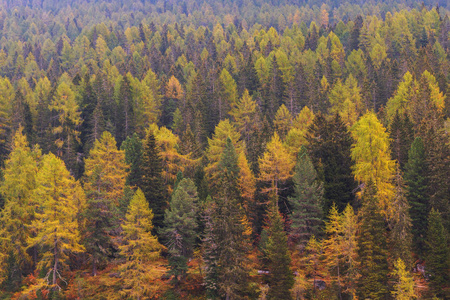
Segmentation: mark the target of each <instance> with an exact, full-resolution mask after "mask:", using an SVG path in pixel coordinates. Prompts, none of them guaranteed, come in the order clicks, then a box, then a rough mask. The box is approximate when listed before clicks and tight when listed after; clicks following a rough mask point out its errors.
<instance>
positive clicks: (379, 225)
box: [357, 181, 389, 299]
mask: <svg viewBox="0 0 450 300" xmlns="http://www.w3.org/2000/svg"><path fill="white" fill-rule="evenodd" d="M376 197H377V190H376V187H375V185H374V184H373V183H372V182H371V181H369V183H368V184H367V187H366V188H365V191H364V204H363V208H362V211H361V224H360V232H359V236H358V255H359V263H360V275H361V276H360V277H359V280H358V290H357V294H358V297H360V298H362V299H367V298H370V299H382V298H385V297H387V295H388V293H389V288H388V273H389V270H388V262H387V257H388V253H387V242H386V226H385V222H384V218H383V216H382V214H381V210H380V207H379V204H378V199H377V198H376Z"/></svg>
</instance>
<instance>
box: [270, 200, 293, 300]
mask: <svg viewBox="0 0 450 300" xmlns="http://www.w3.org/2000/svg"><path fill="white" fill-rule="evenodd" d="M271 206H272V207H271V209H270V212H269V226H268V229H267V231H268V241H267V245H266V256H267V257H266V258H267V261H268V269H269V293H268V295H267V299H273V300H277V299H285V300H288V299H292V295H291V291H290V289H291V288H292V286H293V285H294V273H293V272H292V270H291V268H290V263H291V256H290V253H289V250H288V245H287V235H286V232H285V231H284V221H283V219H282V218H281V215H280V213H279V212H278V208H277V207H276V206H275V205H273V204H272V205H271Z"/></svg>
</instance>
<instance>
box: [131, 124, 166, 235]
mask: <svg viewBox="0 0 450 300" xmlns="http://www.w3.org/2000/svg"><path fill="white" fill-rule="evenodd" d="M140 169H141V174H142V175H141V178H140V180H139V183H138V186H139V187H140V188H141V190H142V192H143V193H144V195H145V198H146V199H147V201H148V203H149V206H150V209H151V210H152V211H153V214H154V218H153V225H154V227H155V229H156V231H155V232H157V230H158V228H161V227H162V226H163V225H164V224H163V220H164V211H165V209H166V208H167V207H168V198H169V196H168V192H167V189H166V187H165V185H164V180H163V176H162V167H161V157H160V156H159V151H158V148H157V146H156V140H155V136H154V135H153V132H152V131H151V130H149V131H148V133H147V136H146V138H145V141H144V151H143V154H142V164H141V168H140Z"/></svg>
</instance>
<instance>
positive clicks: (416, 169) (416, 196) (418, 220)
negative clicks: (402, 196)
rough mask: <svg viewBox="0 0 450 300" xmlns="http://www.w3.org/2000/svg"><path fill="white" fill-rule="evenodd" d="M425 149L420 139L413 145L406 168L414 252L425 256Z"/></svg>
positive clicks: (407, 196)
mask: <svg viewBox="0 0 450 300" xmlns="http://www.w3.org/2000/svg"><path fill="white" fill-rule="evenodd" d="M425 174H426V171H425V148H424V145H423V142H422V139H421V138H420V137H417V138H416V139H415V140H414V142H413V143H412V144H411V149H410V150H409V152H408V163H407V164H406V166H405V183H406V186H407V187H406V198H407V199H408V203H409V206H410V210H409V213H410V216H411V222H412V228H411V231H412V235H413V246H414V250H415V251H416V252H417V254H419V255H423V253H424V249H425V244H424V243H425V236H426V228H427V212H428V210H429V207H428V197H427V184H426V177H425Z"/></svg>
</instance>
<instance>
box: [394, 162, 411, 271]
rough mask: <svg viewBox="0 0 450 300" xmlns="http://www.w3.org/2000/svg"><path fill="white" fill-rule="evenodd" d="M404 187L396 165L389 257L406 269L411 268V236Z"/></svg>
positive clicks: (408, 208)
mask: <svg viewBox="0 0 450 300" xmlns="http://www.w3.org/2000/svg"><path fill="white" fill-rule="evenodd" d="M404 189H405V187H404V184H403V178H402V175H401V173H400V166H399V165H398V164H397V174H396V175H395V198H394V201H393V206H394V215H393V217H392V219H391V220H390V224H389V225H390V228H391V231H390V236H389V241H390V243H389V244H390V245H391V251H390V252H391V255H392V257H393V258H394V261H395V260H397V259H398V258H400V259H401V260H402V261H403V263H405V264H406V265H407V266H408V267H411V266H412V257H411V250H412V234H411V227H412V223H411V217H410V215H409V211H410V206H409V204H408V199H407V198H406V196H405V191H404Z"/></svg>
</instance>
